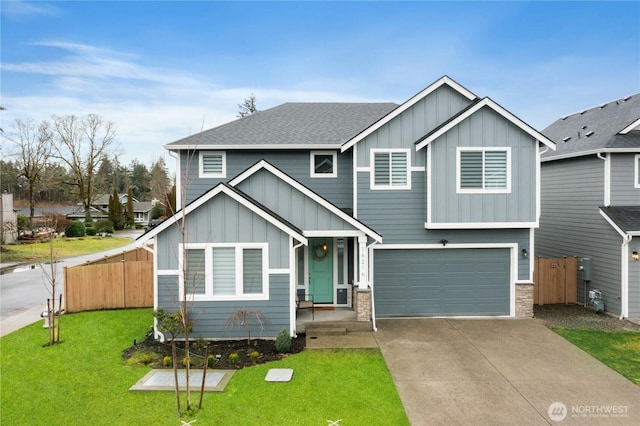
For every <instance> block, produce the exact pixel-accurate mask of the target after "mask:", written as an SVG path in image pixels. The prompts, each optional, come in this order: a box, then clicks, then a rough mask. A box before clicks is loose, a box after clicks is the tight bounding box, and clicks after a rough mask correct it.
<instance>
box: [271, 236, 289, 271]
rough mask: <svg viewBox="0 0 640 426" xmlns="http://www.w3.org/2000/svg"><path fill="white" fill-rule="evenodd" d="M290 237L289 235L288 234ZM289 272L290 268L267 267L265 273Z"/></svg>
mask: <svg viewBox="0 0 640 426" xmlns="http://www.w3.org/2000/svg"><path fill="white" fill-rule="evenodd" d="M289 238H291V236H289ZM290 273H291V269H290V268H268V269H267V274H269V275H287V274H290Z"/></svg>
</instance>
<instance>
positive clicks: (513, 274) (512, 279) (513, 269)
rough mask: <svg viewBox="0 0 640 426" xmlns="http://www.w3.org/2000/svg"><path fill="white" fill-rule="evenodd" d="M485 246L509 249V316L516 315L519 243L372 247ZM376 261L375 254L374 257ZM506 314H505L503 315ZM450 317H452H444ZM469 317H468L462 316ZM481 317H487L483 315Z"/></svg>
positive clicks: (379, 246) (381, 246) (382, 247)
mask: <svg viewBox="0 0 640 426" xmlns="http://www.w3.org/2000/svg"><path fill="white" fill-rule="evenodd" d="M483 248H487V249H490V248H504V249H509V261H510V265H509V317H515V315H516V305H515V302H516V298H515V294H516V283H519V281H518V243H460V244H457V243H448V244H447V245H445V246H443V245H442V244H376V245H374V246H373V247H372V249H373V250H443V249H444V250H455V249H483ZM372 262H375V255H374V257H373V259H372ZM373 280H374V276H373V275H372V276H371V277H370V281H371V286H372V288H373V287H374V286H375V283H374V282H373ZM498 316H499V315H493V316H491V317H498ZM502 316H505V315H502ZM444 318H450V317H444ZM462 318H468V317H462ZM480 318H487V316H482V317H480Z"/></svg>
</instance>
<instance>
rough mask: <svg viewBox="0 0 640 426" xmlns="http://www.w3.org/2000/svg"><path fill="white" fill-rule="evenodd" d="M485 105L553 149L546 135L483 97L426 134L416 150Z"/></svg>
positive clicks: (553, 145)
mask: <svg viewBox="0 0 640 426" xmlns="http://www.w3.org/2000/svg"><path fill="white" fill-rule="evenodd" d="M485 106H486V107H489V108H491V109H492V110H494V111H495V112H497V113H498V114H500V115H501V116H502V117H504V118H506V119H507V120H509V121H510V122H511V123H513V124H514V125H516V126H517V127H519V128H520V129H521V130H522V131H524V132H525V133H527V134H528V135H529V136H531V137H533V138H535V139H536V140H537V141H538V142H542V143H543V144H545V145H547V146H548V147H549V148H551V149H553V150H554V151H555V149H556V144H555V143H554V142H553V141H552V140H551V139H549V138H548V137H546V136H545V135H543V134H542V133H540V132H538V131H537V130H535V129H534V128H533V127H531V126H529V125H528V124H527V123H525V122H524V121H522V120H520V119H519V118H518V117H516V116H515V115H513V114H511V113H510V112H509V111H507V110H506V109H504V108H503V107H501V106H500V105H498V104H497V103H495V102H494V101H493V100H491V98H483V99H482V100H481V101H480V102H478V103H476V104H475V105H473V106H472V107H471V108H469V109H468V110H466V111H465V112H464V113H462V114H460V115H458V116H457V117H455V118H453V119H452V120H451V121H449V122H448V123H446V124H445V125H444V126H442V127H441V128H439V129H438V130H436V131H435V132H433V133H431V134H430V135H429V136H427V137H426V138H425V139H424V140H422V141H421V142H420V143H418V144H417V145H416V151H420V150H421V149H422V148H424V147H425V146H426V145H428V144H430V143H431V142H433V141H434V140H436V139H438V138H439V137H440V136H442V135H443V134H445V133H446V132H448V131H449V130H451V129H452V128H453V127H455V126H457V125H458V124H460V123H461V122H462V121H463V120H465V119H467V118H468V117H469V116H471V115H472V114H474V113H476V112H477V111H478V110H479V109H480V108H483V107H485Z"/></svg>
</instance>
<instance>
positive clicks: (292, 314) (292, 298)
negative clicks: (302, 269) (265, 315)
mask: <svg viewBox="0 0 640 426" xmlns="http://www.w3.org/2000/svg"><path fill="white" fill-rule="evenodd" d="M300 247H302V244H299V245H298V246H297V247H296V246H295V245H294V240H293V238H292V237H291V236H289V267H290V268H291V274H290V275H289V336H293V337H298V330H297V327H296V315H297V309H296V308H297V307H296V294H298V285H297V283H298V259H297V258H296V250H297V249H298V248H300Z"/></svg>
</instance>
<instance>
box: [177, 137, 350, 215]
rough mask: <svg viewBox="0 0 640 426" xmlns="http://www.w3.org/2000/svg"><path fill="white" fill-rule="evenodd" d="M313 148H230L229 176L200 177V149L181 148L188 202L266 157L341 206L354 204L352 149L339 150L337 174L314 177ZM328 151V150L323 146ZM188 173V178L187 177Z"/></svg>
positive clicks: (294, 177) (228, 155) (348, 206)
mask: <svg viewBox="0 0 640 426" xmlns="http://www.w3.org/2000/svg"><path fill="white" fill-rule="evenodd" d="M202 150H203V151H216V152H219V151H221V150H216V149H215V148H214V147H212V148H203V149H202ZM311 151H313V150H272V151H261V150H258V149H255V150H254V149H247V150H228V151H226V165H227V167H226V177H225V178H219V179H213V178H198V167H199V162H198V158H199V157H198V153H197V152H196V153H195V154H191V155H189V154H187V152H186V151H181V153H180V161H181V170H182V175H183V183H182V184H183V185H185V184H186V202H187V203H189V202H191V201H193V200H195V199H196V198H198V197H199V196H201V195H202V194H204V193H205V192H207V191H208V190H209V189H211V188H213V187H214V186H215V185H217V184H218V183H220V182H228V181H229V180H231V179H233V178H234V177H235V176H237V175H239V174H240V173H242V172H243V171H245V170H246V169H248V168H249V167H251V166H253V165H254V164H255V163H257V162H259V161H260V160H265V161H267V162H269V163H271V164H272V165H274V166H275V167H277V168H278V169H280V170H282V171H283V172H284V173H286V174H287V175H289V176H291V177H292V178H293V179H295V180H297V181H298V182H300V183H301V184H303V185H305V186H306V187H308V188H309V189H311V190H313V191H315V192H317V193H318V194H320V195H321V196H322V197H324V198H326V199H327V200H329V201H330V202H331V203H333V204H335V205H336V206H338V207H340V208H352V207H353V192H352V188H353V186H352V184H351V182H352V170H353V162H352V159H351V158H352V157H351V151H347V152H345V153H340V150H335V152H336V153H337V162H338V165H337V176H336V177H322V178H319V177H317V178H312V177H311ZM321 151H326V150H321ZM185 176H186V177H188V180H186V181H185V178H184V177H185Z"/></svg>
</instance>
